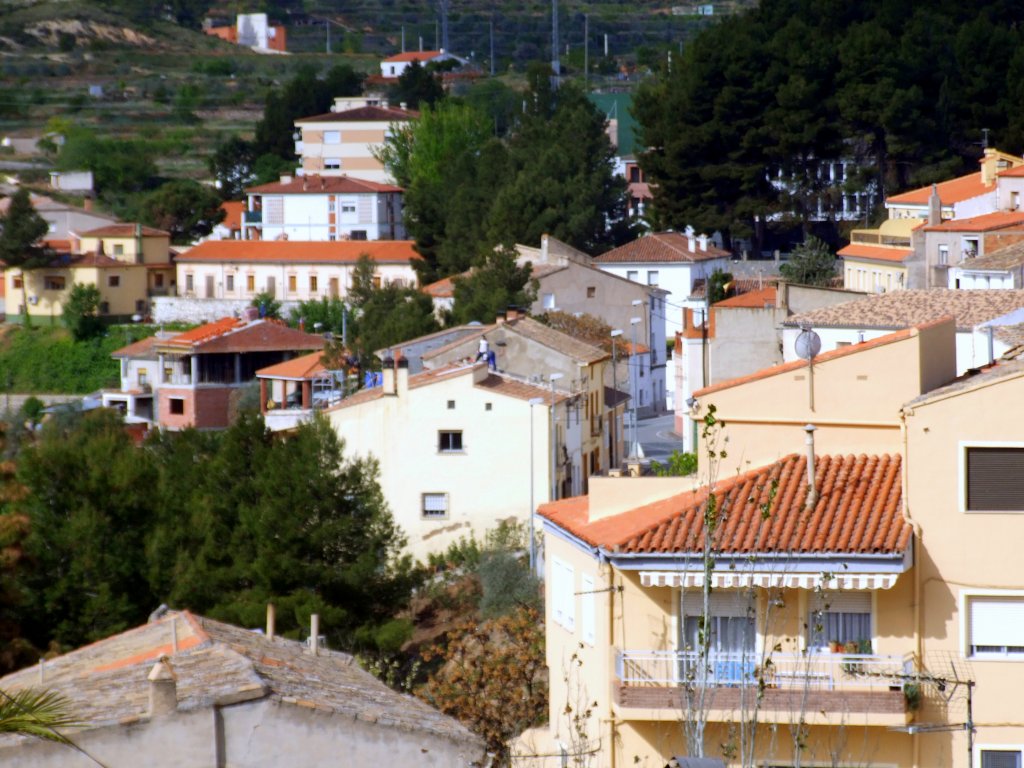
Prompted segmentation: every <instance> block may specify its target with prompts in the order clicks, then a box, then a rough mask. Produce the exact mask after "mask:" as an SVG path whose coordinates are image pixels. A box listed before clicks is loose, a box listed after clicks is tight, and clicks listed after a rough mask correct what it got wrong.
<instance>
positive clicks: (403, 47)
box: [402, 24, 405, 53]
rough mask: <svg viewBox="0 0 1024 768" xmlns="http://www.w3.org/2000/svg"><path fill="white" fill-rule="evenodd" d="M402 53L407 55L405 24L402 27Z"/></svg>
mask: <svg viewBox="0 0 1024 768" xmlns="http://www.w3.org/2000/svg"><path fill="white" fill-rule="evenodd" d="M402 53H405V24H403V25H402Z"/></svg>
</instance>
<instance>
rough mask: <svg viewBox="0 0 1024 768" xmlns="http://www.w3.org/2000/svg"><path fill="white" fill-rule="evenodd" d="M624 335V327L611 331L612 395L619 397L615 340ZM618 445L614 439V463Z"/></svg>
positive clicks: (617, 461) (616, 457)
mask: <svg viewBox="0 0 1024 768" xmlns="http://www.w3.org/2000/svg"><path fill="white" fill-rule="evenodd" d="M621 335H622V329H621V328H616V329H614V330H613V331H612V332H611V337H612V393H613V394H612V397H615V398H617V397H618V396H619V375H618V374H619V366H618V358H616V356H615V340H616V339H617V338H619V336H621ZM614 423H615V417H614V414H613V415H612V424H614ZM617 445H618V439H617V438H616V439H614V440H612V465H613V466H614V465H616V464H618V463H619V460H618V456H616V455H615V449H616V447H617Z"/></svg>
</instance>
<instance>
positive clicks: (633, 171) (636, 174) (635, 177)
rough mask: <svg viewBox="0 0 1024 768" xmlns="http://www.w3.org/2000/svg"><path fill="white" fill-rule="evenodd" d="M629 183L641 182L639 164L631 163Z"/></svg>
mask: <svg viewBox="0 0 1024 768" xmlns="http://www.w3.org/2000/svg"><path fill="white" fill-rule="evenodd" d="M629 183H630V184H639V183H640V168H639V166H636V165H631V166H630V167H629Z"/></svg>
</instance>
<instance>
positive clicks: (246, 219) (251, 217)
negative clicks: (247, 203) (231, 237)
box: [242, 211, 263, 225]
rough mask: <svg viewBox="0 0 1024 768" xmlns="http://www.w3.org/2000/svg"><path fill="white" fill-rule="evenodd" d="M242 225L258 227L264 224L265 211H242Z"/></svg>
mask: <svg viewBox="0 0 1024 768" xmlns="http://www.w3.org/2000/svg"><path fill="white" fill-rule="evenodd" d="M242 223H243V224H246V225H250V224H251V225H257V224H262V223H263V211H242Z"/></svg>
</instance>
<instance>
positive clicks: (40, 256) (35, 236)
mask: <svg viewBox="0 0 1024 768" xmlns="http://www.w3.org/2000/svg"><path fill="white" fill-rule="evenodd" d="M49 230H50V225H49V224H47V223H46V220H45V219H43V217H42V216H40V215H39V214H38V213H37V212H36V209H35V207H34V206H33V205H32V198H31V196H30V195H29V192H28V190H27V189H25V188H24V187H19V189H18V191H17V192H15V193H14V194H13V195H11V200H10V204H9V206H8V208H7V212H6V213H5V214H4V215H3V216H2V217H0V262H3V263H4V264H5V265H6V268H7V269H11V268H14V269H20V270H21V272H22V274H23V275H25V273H27V272H30V271H32V270H33V269H38V268H39V267H43V266H46V264H48V263H49V260H50V253H49V251H48V250H47V248H46V247H45V246H44V245H43V244H42V243H41V242H40V239H41V238H42V237H43V235H45V234H46V233H47V232H48V231H49ZM26 283H28V279H27V277H23V278H22V281H21V306H22V312H23V318H24V322H25V324H26V325H28V324H29V315H28V293H27V288H26Z"/></svg>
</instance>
